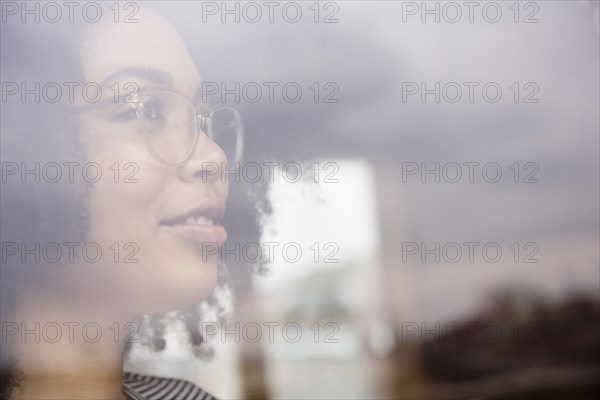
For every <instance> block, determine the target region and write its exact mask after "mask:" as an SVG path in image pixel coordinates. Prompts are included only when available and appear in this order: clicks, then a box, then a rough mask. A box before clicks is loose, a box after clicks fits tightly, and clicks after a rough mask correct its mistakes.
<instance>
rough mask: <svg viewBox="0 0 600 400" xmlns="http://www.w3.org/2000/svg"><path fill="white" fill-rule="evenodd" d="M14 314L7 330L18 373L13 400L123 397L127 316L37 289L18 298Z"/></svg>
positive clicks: (128, 330) (129, 330)
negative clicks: (18, 388) (40, 291)
mask: <svg viewBox="0 0 600 400" xmlns="http://www.w3.org/2000/svg"><path fill="white" fill-rule="evenodd" d="M70 303H73V302H70ZM14 317H15V318H13V322H12V323H11V327H10V328H12V329H10V331H14V330H17V332H16V333H15V334H13V335H11V337H9V340H11V341H12V342H13V343H14V345H12V344H11V347H12V348H13V349H15V358H16V361H17V367H18V369H19V370H20V372H22V374H23V381H22V382H21V388H20V389H21V390H20V393H17V398H23V399H41V398H60V399H77V398H97V399H124V398H125V397H124V396H123V394H122V392H121V380H122V374H123V356H124V350H125V339H126V335H127V333H128V332H131V331H132V329H127V327H126V326H125V325H126V324H127V320H128V318H124V317H120V318H115V317H114V315H111V313H110V312H107V310H103V309H102V308H101V307H93V308H90V307H85V310H83V309H82V308H81V307H80V306H79V305H78V304H69V302H65V301H61V300H60V299H51V298H50V299H49V298H48V297H47V296H40V295H39V292H37V293H28V294H27V295H26V296H23V301H22V302H21V304H20V306H19V308H18V310H17V312H16V313H15V314H14ZM129 320H131V318H129ZM7 328H8V327H7Z"/></svg>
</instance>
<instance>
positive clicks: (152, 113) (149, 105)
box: [115, 101, 163, 121]
mask: <svg viewBox="0 0 600 400" xmlns="http://www.w3.org/2000/svg"><path fill="white" fill-rule="evenodd" d="M135 106H138V107H139V109H140V110H141V112H142V115H143V116H144V118H145V119H146V120H148V121H152V120H160V119H163V115H162V113H161V106H160V104H158V102H156V101H145V102H144V103H136V105H133V104H132V105H131V107H128V108H127V110H125V111H123V112H121V113H120V114H118V115H117V116H116V117H115V119H119V120H133V119H137V114H136V112H135V109H134V107H135Z"/></svg>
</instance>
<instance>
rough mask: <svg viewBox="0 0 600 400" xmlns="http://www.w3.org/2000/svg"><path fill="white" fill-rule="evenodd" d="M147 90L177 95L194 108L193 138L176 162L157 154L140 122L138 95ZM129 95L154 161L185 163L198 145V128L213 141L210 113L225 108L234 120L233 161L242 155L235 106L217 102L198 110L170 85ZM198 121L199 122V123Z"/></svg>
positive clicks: (241, 129) (241, 135) (239, 119)
mask: <svg viewBox="0 0 600 400" xmlns="http://www.w3.org/2000/svg"><path fill="white" fill-rule="evenodd" d="M148 92H150V93H153V92H154V93H171V94H175V95H178V96H179V97H181V98H182V99H183V100H185V102H186V103H187V104H188V105H189V106H190V107H191V109H192V110H194V113H195V116H196V118H194V138H193V141H192V144H191V145H190V147H189V149H188V151H187V153H186V154H185V156H184V157H183V159H182V160H180V161H178V162H169V161H167V160H164V159H163V158H162V157H161V156H160V155H159V154H158V152H157V151H156V149H155V148H154V145H153V144H152V140H151V138H150V134H149V133H148V132H147V130H146V129H145V127H144V124H143V122H142V121H143V119H144V117H143V115H142V114H141V107H140V104H143V103H141V102H139V97H140V96H141V95H143V94H145V93H148ZM130 97H131V100H129V101H128V102H129V103H130V104H131V107H132V108H133V110H134V111H135V113H136V116H137V120H138V123H139V127H140V130H141V132H142V136H144V142H145V143H146V148H147V149H148V151H149V152H150V154H151V155H152V156H153V157H154V159H156V161H158V162H159V163H161V164H163V165H168V166H172V167H179V166H181V165H183V164H185V163H186V162H187V161H189V159H190V158H191V157H192V155H193V154H194V152H195V151H196V147H197V146H198V138H199V137H200V129H202V130H203V132H204V133H205V134H206V136H208V137H209V138H210V139H211V140H212V141H213V142H215V136H214V133H213V132H212V126H211V125H209V124H210V119H211V118H212V114H213V113H214V112H215V111H219V110H225V109H227V110H231V111H232V112H233V115H234V119H235V122H236V143H235V161H234V163H235V164H237V163H238V162H239V161H240V160H241V158H242V155H243V150H244V125H243V123H242V117H241V115H240V113H239V112H238V111H237V110H236V109H235V108H233V107H229V106H226V105H224V104H218V105H216V106H213V107H210V108H209V109H208V110H198V108H197V107H196V106H194V103H193V101H192V99H191V98H190V97H189V96H188V95H187V94H185V93H184V92H183V91H181V90H179V89H175V88H171V87H163V86H149V87H146V88H143V89H141V90H140V91H139V92H138V93H134V94H132V95H130ZM201 111H209V112H210V113H209V114H208V115H204V114H202V113H201ZM198 122H200V124H199V123H198ZM215 144H217V146H218V143H216V142H215Z"/></svg>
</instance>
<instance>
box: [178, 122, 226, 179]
mask: <svg viewBox="0 0 600 400" xmlns="http://www.w3.org/2000/svg"><path fill="white" fill-rule="evenodd" d="M226 164H227V157H226V156H225V152H224V151H223V149H221V147H220V146H219V145H218V144H217V143H215V142H214V141H213V140H212V139H211V138H209V137H208V136H207V135H206V134H205V133H204V132H202V131H200V132H199V135H198V143H197V144H196V148H195V149H194V153H193V154H192V156H191V157H190V159H189V160H187V161H186V162H185V163H184V164H183V165H181V166H179V167H178V175H179V179H181V180H182V181H184V182H190V183H191V182H194V181H200V180H201V181H202V182H204V183H207V182H211V183H212V182H215V181H217V180H219V179H220V177H221V175H222V174H221V172H222V171H223V169H224V168H226Z"/></svg>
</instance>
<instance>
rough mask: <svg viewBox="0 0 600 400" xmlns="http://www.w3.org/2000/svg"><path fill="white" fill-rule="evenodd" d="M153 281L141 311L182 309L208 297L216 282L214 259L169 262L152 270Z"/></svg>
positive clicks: (156, 311) (155, 311) (161, 311)
mask: <svg viewBox="0 0 600 400" xmlns="http://www.w3.org/2000/svg"><path fill="white" fill-rule="evenodd" d="M153 275H154V276H153V278H155V279H156V280H155V282H154V283H155V285H152V286H153V287H152V288H150V287H147V288H146V290H145V292H146V293H145V295H144V296H143V298H144V301H143V303H144V304H141V307H142V308H143V309H144V310H143V312H142V313H143V314H165V313H168V312H172V311H178V310H184V309H186V308H188V307H191V306H193V305H194V304H197V303H200V302H201V301H203V300H205V299H206V298H208V297H209V296H210V295H211V294H212V293H213V291H214V289H215V287H216V286H217V279H218V274H217V262H216V259H215V260H209V261H207V262H204V263H198V262H197V261H196V262H194V263H179V264H177V265H172V264H170V265H169V267H168V268H161V273H160V274H153Z"/></svg>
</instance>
